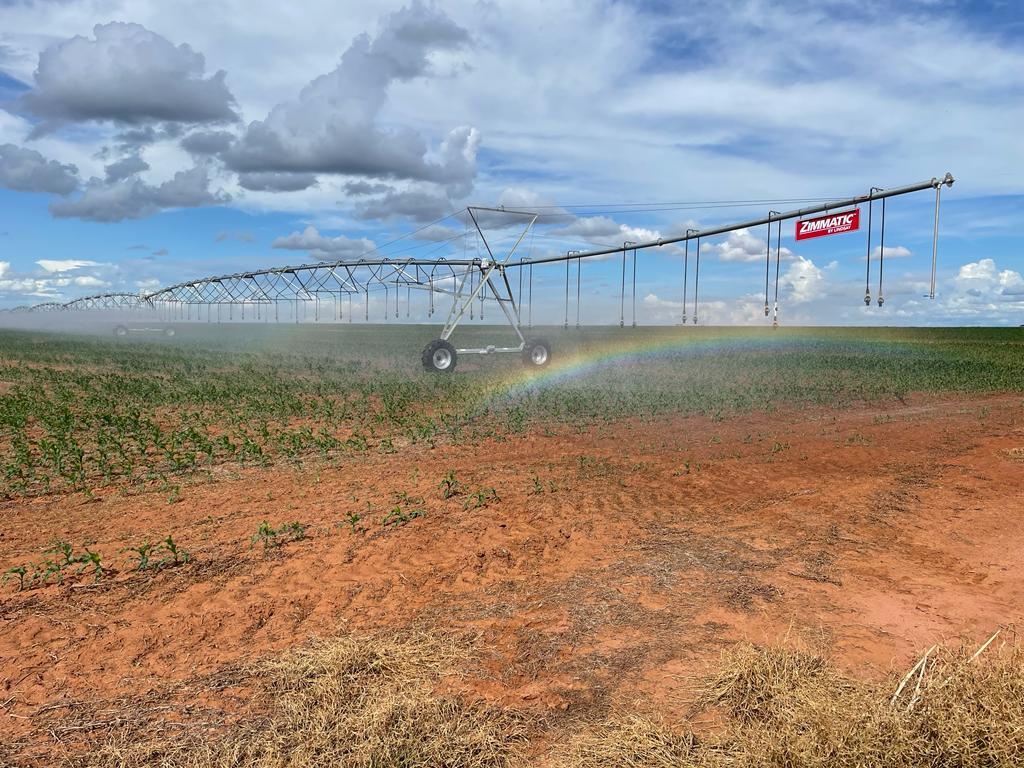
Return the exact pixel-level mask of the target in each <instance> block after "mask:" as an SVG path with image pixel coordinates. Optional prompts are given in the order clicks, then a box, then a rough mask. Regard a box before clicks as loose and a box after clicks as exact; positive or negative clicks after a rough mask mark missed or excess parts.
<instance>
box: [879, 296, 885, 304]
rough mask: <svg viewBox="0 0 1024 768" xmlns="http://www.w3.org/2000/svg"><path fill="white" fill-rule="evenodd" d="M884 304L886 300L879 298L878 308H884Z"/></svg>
mask: <svg viewBox="0 0 1024 768" xmlns="http://www.w3.org/2000/svg"><path fill="white" fill-rule="evenodd" d="M884 303H885V299H883V298H882V297H881V296H879V297H878V306H882V305H883V304H884Z"/></svg>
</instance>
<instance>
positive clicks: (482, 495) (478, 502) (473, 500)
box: [462, 488, 501, 509]
mask: <svg viewBox="0 0 1024 768" xmlns="http://www.w3.org/2000/svg"><path fill="white" fill-rule="evenodd" d="M496 501H501V498H500V497H499V496H498V492H497V491H496V490H495V489H494V488H480V489H479V490H476V491H474V492H473V493H471V494H469V497H468V498H467V499H466V502H465V504H463V505H462V508H463V509H478V508H480V507H486V506H487V505H488V504H490V503H491V502H496Z"/></svg>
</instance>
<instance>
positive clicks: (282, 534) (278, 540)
mask: <svg viewBox="0 0 1024 768" xmlns="http://www.w3.org/2000/svg"><path fill="white" fill-rule="evenodd" d="M304 538H306V526H304V525H303V524H302V523H299V522H292V523H287V524H285V525H283V526H281V527H280V528H277V529H274V528H271V527H270V523H268V522H267V521H266V520H264V521H263V522H262V523H260V527H259V529H258V530H257V531H256V533H255V534H254V535H253V537H252V539H251V543H250V547H252V546H255V545H256V543H257V542H262V544H263V551H264V552H265V551H267V550H268V549H272V548H275V547H280V546H282V545H283V544H287V543H288V542H290V541H301V540H302V539H304Z"/></svg>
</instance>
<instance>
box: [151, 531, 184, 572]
mask: <svg viewBox="0 0 1024 768" xmlns="http://www.w3.org/2000/svg"><path fill="white" fill-rule="evenodd" d="M161 548H162V549H163V550H164V551H165V552H167V557H164V558H162V559H161V560H160V562H159V563H157V564H156V567H157V568H174V567H177V566H179V565H184V564H185V563H187V562H189V561H190V560H192V555H191V554H190V553H189V552H186V551H185V550H183V549H182V548H181V547H179V546H178V544H177V543H176V542H175V541H174V538H173V537H172V536H168V537H167V538H166V539H164V540H163V543H162V544H161Z"/></svg>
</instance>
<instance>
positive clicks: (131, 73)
mask: <svg viewBox="0 0 1024 768" xmlns="http://www.w3.org/2000/svg"><path fill="white" fill-rule="evenodd" d="M93 35H94V38H93V39H89V38H86V37H81V36H76V37H73V38H71V39H70V40H65V41H63V42H60V43H55V44H54V45H52V46H50V47H49V48H47V49H46V50H45V51H43V53H42V54H40V56H39V66H38V67H37V69H36V72H35V80H36V87H35V88H34V89H33V90H32V91H30V92H29V93H26V94H24V95H23V96H22V97H21V98H20V99H19V102H20V104H21V106H22V107H23V108H24V109H25V110H26V111H28V112H30V113H32V114H33V115H35V116H37V117H39V118H41V120H42V122H41V123H40V124H39V125H38V126H37V127H36V129H35V133H36V134H40V133H45V132H47V131H49V130H53V129H54V128H57V127H59V126H60V125H63V124H65V123H69V122H81V121H88V120H110V121H114V122H117V123H124V124H129V125H135V124H145V123H150V122H163V123H217V122H225V121H233V120H237V119H238V116H237V115H236V114H235V112H234V110H233V108H232V107H233V105H234V98H233V97H232V95H231V92H230V91H229V90H228V87H227V84H226V83H225V82H224V79H225V73H224V72H217V73H215V74H213V75H212V76H210V77H204V74H205V69H206V62H205V59H204V58H203V55H202V54H201V53H197V52H196V51H194V50H192V48H191V47H190V46H188V45H184V44H183V45H178V46H175V45H174V44H173V43H171V42H170V41H169V40H167V39H166V38H164V37H162V36H160V35H158V34H156V33H154V32H150V31H149V30H148V29H146V28H145V27H143V26H140V25H139V24H126V23H122V22H111V23H110V24H98V25H96V26H95V27H94V28H93Z"/></svg>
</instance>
